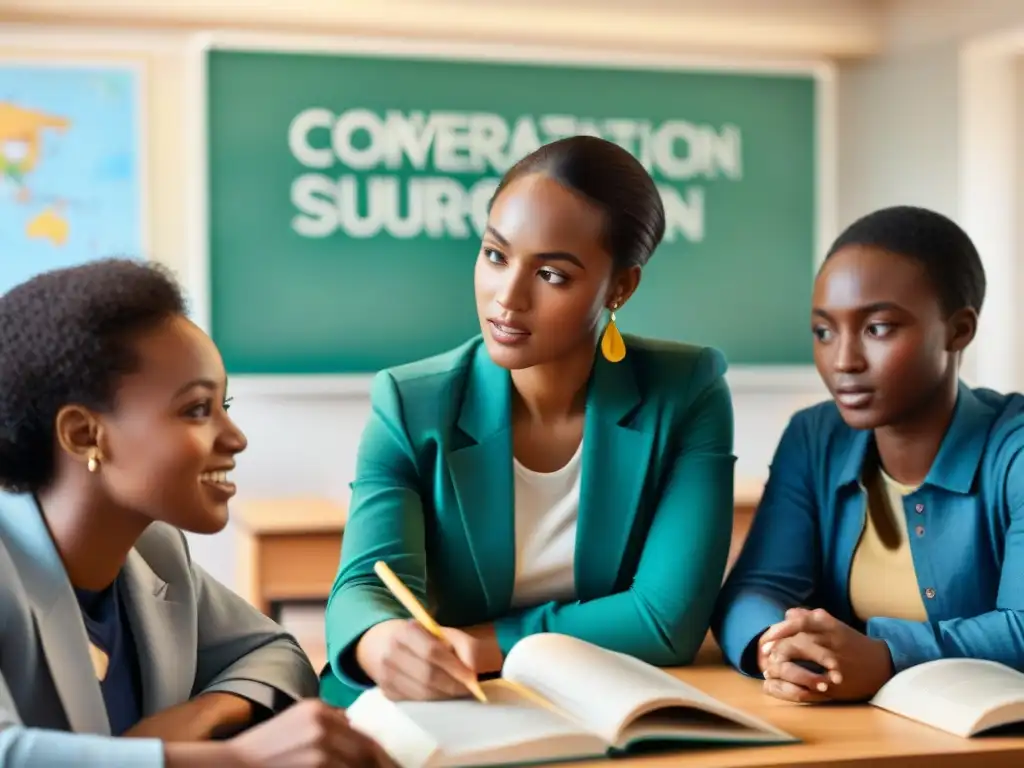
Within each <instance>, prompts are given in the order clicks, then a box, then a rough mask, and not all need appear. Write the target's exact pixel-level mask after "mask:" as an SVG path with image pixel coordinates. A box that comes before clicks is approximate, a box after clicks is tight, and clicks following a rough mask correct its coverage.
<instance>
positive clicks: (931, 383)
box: [811, 245, 977, 429]
mask: <svg viewBox="0 0 1024 768" xmlns="http://www.w3.org/2000/svg"><path fill="white" fill-rule="evenodd" d="M976 321H977V315H976V313H974V312H973V310H969V309H963V310H960V311H957V312H955V313H953V314H952V315H951V316H947V315H946V313H945V312H944V311H943V308H942V306H941V302H940V299H939V295H938V292H937V291H936V290H935V287H934V285H933V284H932V281H931V279H930V277H929V275H928V273H927V272H926V270H925V268H924V266H923V265H922V264H921V263H920V262H918V261H916V260H914V259H910V258H907V257H905V256H900V255H897V254H893V253H889V252H887V251H883V250H881V249H878V248H873V247H870V246H861V245H850V246H847V247H845V248H842V249H840V250H839V251H837V252H836V253H835V254H833V255H832V256H831V257H830V258H829V259H828V260H827V261H826V262H825V264H824V265H823V266H822V268H821V271H820V272H819V274H818V277H817V279H816V280H815V283H814V296H813V310H812V319H811V323H812V329H813V331H814V336H815V342H814V362H815V365H816V366H817V369H818V373H819V374H820V375H821V378H822V380H823V381H824V382H825V385H826V386H827V387H828V389H829V392H831V394H832V396H833V398H835V401H836V404H837V405H838V406H839V410H840V413H841V414H842V417H843V419H844V420H845V421H846V423H847V424H849V425H850V426H851V427H854V428H857V429H877V428H879V427H883V426H889V425H894V424H899V423H901V422H904V421H907V420H910V419H913V418H915V417H916V416H917V415H918V414H920V413H921V412H922V411H923V410H926V409H927V408H928V406H929V404H930V403H932V402H934V401H935V400H936V397H937V396H938V395H939V394H940V393H942V392H944V391H945V387H946V386H948V385H949V384H950V381H951V377H952V381H953V382H955V380H956V377H957V367H958V364H959V353H960V352H961V351H962V350H963V349H964V348H965V347H966V346H967V344H968V343H969V342H970V340H971V339H972V338H973V335H974V328H975V323H976Z"/></svg>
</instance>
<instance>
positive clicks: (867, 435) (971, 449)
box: [839, 382, 995, 493]
mask: <svg viewBox="0 0 1024 768" xmlns="http://www.w3.org/2000/svg"><path fill="white" fill-rule="evenodd" d="M994 416H995V411H994V410H993V409H992V407H991V406H989V405H987V404H985V403H984V402H982V401H981V399H979V398H978V396H977V395H976V394H975V393H974V391H973V390H972V389H971V388H970V387H968V386H967V385H966V384H964V383H963V382H960V385H959V387H958V390H957V399H956V406H955V407H954V409H953V419H952V421H951V422H950V424H949V428H948V429H947V430H946V435H945V437H943V438H942V444H941V445H940V446H939V453H938V455H937V456H936V457H935V461H934V462H932V467H931V469H930V470H929V471H928V476H927V477H926V478H925V480H924V485H933V486H936V487H938V488H943V489H945V490H947V491H952V492H953V493H969V492H970V490H971V488H972V486H973V485H974V477H975V475H977V473H978V466H979V465H980V464H981V457H982V454H983V453H984V452H985V444H986V443H987V441H988V432H989V428H990V427H991V426H992V420H993V417H994ZM874 454H875V451H874V438H873V433H872V432H871V430H857V431H856V432H855V434H854V437H853V440H852V441H851V443H850V448H849V450H848V451H847V454H846V461H845V463H844V465H843V471H842V474H841V475H840V478H839V485H840V487H845V486H847V485H852V484H854V483H859V482H860V480H861V478H862V477H863V475H864V470H865V462H866V461H873V460H875V459H874Z"/></svg>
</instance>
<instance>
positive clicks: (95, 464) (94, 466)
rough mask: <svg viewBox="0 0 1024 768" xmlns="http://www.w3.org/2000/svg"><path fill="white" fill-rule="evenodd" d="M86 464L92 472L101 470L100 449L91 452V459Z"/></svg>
mask: <svg viewBox="0 0 1024 768" xmlns="http://www.w3.org/2000/svg"><path fill="white" fill-rule="evenodd" d="M85 466H86V469H88V470H89V471H90V472H97V471H99V468H100V454H99V451H97V450H95V449H93V451H92V452H91V453H90V454H89V461H88V463H87V464H86V465H85Z"/></svg>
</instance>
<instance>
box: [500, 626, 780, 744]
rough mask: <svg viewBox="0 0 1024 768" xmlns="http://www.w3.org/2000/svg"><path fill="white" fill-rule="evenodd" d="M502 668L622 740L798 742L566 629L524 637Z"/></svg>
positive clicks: (618, 741) (609, 736) (605, 734)
mask: <svg viewBox="0 0 1024 768" xmlns="http://www.w3.org/2000/svg"><path fill="white" fill-rule="evenodd" d="M502 675H503V676H504V677H505V678H507V679H508V680H510V681H513V682H516V683H520V684H522V685H524V686H526V687H528V688H530V689H532V690H533V691H535V692H537V693H539V694H540V695H542V696H543V697H545V698H546V699H548V700H549V701H550V702H551V703H553V704H554V705H555V706H556V707H558V708H560V709H563V710H565V711H566V712H567V713H568V714H569V715H570V716H572V717H573V718H574V719H576V720H578V721H580V722H581V723H582V724H585V725H586V727H587V728H588V729H589V730H591V731H593V732H594V733H596V734H597V735H599V736H600V737H601V738H602V739H604V740H605V741H606V742H607V743H608V744H609V745H610V746H616V747H621V746H624V745H625V743H626V742H629V741H631V740H634V739H636V738H645V737H656V736H660V737H662V738H693V739H708V740H729V741H743V740H747V739H750V740H758V741H761V740H763V741H773V742H778V741H793V740H794V739H793V738H792V737H791V736H789V735H788V734H786V733H784V732H782V731H780V730H778V729H776V728H774V727H773V726H771V725H769V724H767V723H765V722H763V721H761V720H759V719H757V718H754V717H752V716H750V715H747V714H746V713H744V712H741V711H739V710H736V709H733V708H732V707H729V706H727V705H725V704H723V703H722V702H720V701H717V700H716V699H714V698H712V697H710V696H708V695H707V694H705V693H703V692H702V691H699V690H698V689H696V688H694V687H692V686H689V685H687V684H686V683H683V682H682V681H680V680H677V679H676V678H674V677H672V676H671V675H670V674H668V673H667V672H664V671H662V670H660V669H657V668H656V667H653V666H651V665H650V664H646V663H644V662H642V661H639V660H637V659H634V658H632V657H630V656H625V655H623V654H619V653H614V652H612V651H607V650H604V649H602V648H599V647H597V646H595V645H592V644H590V643H587V642H584V641H582V640H577V639H575V638H571V637H568V636H566V635H556V634H537V635H531V636H530V637H527V638H524V639H523V640H521V641H519V643H517V644H516V646H515V647H514V648H513V649H512V650H511V652H510V653H509V655H508V657H507V658H506V660H505V666H504V669H503V670H502Z"/></svg>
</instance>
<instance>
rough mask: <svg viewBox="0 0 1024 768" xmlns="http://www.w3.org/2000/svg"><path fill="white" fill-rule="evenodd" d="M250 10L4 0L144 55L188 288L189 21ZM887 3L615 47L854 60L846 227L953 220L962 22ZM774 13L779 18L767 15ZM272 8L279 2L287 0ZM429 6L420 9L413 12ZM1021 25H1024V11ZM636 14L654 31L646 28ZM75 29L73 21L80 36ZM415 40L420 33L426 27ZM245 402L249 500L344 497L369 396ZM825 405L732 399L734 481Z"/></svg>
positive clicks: (682, 7)
mask: <svg viewBox="0 0 1024 768" xmlns="http://www.w3.org/2000/svg"><path fill="white" fill-rule="evenodd" d="M240 2H241V0H222V1H221V2H219V3H200V2H198V0H196V2H185V1H184V0H164V1H163V2H157V1H153V2H149V3H141V2H139V3H134V4H129V3H127V2H121V3H116V2H98V1H97V0H80V2H78V3H74V4H72V3H58V2H51V0H25V1H24V2H21V0H4V2H3V3H0V20H2V19H4V18H11V14H14V15H16V16H18V17H19V18H27V17H29V16H32V17H34V18H36V19H42V20H45V21H50V22H54V21H58V22H60V23H61V26H59V27H57V26H53V25H52V24H51V25H49V26H45V27H36V28H35V29H30V28H26V27H23V26H18V27H7V28H6V29H4V28H2V27H0V55H7V56H9V55H14V54H18V55H31V56H40V55H43V56H45V55H47V51H50V52H52V53H53V54H55V55H56V54H58V53H61V52H77V53H82V54H85V55H92V56H114V57H129V58H137V59H139V60H141V61H144V62H145V63H146V64H147V66H148V68H149V76H148V82H147V85H148V86H149V87H148V93H149V104H148V108H147V123H148V126H147V128H148V130H147V146H148V149H149V172H150V173H149V176H150V184H149V188H150V199H149V201H148V211H149V214H150V224H151V226H150V233H151V254H150V255H151V256H152V257H153V258H156V259H158V260H160V261H163V262H165V263H167V264H169V265H170V266H172V267H173V268H174V269H176V270H177V271H178V272H179V274H180V275H181V276H182V278H183V279H185V280H186V281H188V280H189V279H190V278H191V277H192V276H190V275H189V274H188V265H189V259H188V252H187V245H188V239H187V237H186V234H187V233H186V229H185V227H186V218H185V210H186V204H187V199H186V194H187V184H186V182H187V178H186V175H185V174H186V170H185V169H186V168H187V165H188V163H187V162H186V161H187V157H186V145H185V141H184V133H183V126H184V117H185V114H186V112H187V110H188V109H189V105H188V103H187V100H186V94H185V84H184V72H185V66H186V53H185V41H186V38H187V30H186V29H183V27H185V26H189V25H192V24H194V23H195V22H196V19H199V18H202V17H204V15H205V18H206V20H207V21H208V23H215V22H218V21H224V20H225V19H228V18H229V17H230V16H231V14H232V13H234V14H235V17H236V18H238V19H240V21H239V22H238V23H243V22H254V19H255V22H254V23H258V24H264V25H265V24H270V23H272V22H273V20H274V17H273V16H272V11H271V10H269V9H270V6H271V4H266V3H264V4H256V5H259V6H260V7H263V6H266V9H265V10H264V12H263V13H262V14H259V13H250V14H248V15H240V13H239V11H238V10H237V9H235V10H234V11H233V10H232V8H233V7H234V6H237V5H238V4H239V3H240ZM376 3H377V5H374V3H373V2H372V0H366V2H352V3H335V2H333V0H330V1H329V0H301V2H296V3H293V4H291V5H290V6H289V7H290V8H291V16H290V18H292V17H295V18H301V19H302V20H303V23H304V24H306V25H309V26H312V27H314V28H321V29H328V28H329V29H337V30H346V31H352V30H353V29H356V28H357V27H358V24H357V23H356V22H357V21H358V18H357V14H356V11H358V12H359V13H363V14H364V17H363V21H362V22H361V23H362V24H363V25H364V26H366V25H369V27H371V28H374V29H376V30H377V31H381V29H384V31H389V32H394V31H395V30H396V29H397V27H396V26H395V25H392V26H391V27H388V26H387V21H386V20H384V21H382V20H381V18H378V17H379V16H381V13H382V12H381V9H384V10H385V11H386V10H389V9H390V10H391V11H394V9H395V7H396V4H395V3H394V2H392V0H376ZM1009 4H1012V5H1016V3H1015V2H1012V3H1008V4H1003V5H1002V6H1000V8H996V6H997V5H999V4H998V3H995V2H992V3H984V2H983V3H981V5H984V6H986V9H987V12H988V13H989V16H986V18H990V17H993V16H998V21H996V22H992V23H1002V22H1003V21H1005V16H1004V15H1000V14H1006V13H1007V8H1008V7H1009ZM412 5H421V6H422V5H430V6H431V8H433V11H434V12H433V14H432V15H431V16H430V23H431V24H438V23H439V22H438V18H439V16H438V13H440V11H439V10H438V9H441V10H443V11H444V12H446V13H449V14H450V16H448V17H443V16H442V17H441V18H448V19H450V20H455V21H458V22H459V24H460V25H461V26H457V29H458V30H462V32H463V33H464V34H468V32H467V30H469V31H470V32H472V31H473V30H476V31H477V32H480V31H481V30H488V29H489V30H490V33H489V34H491V35H492V36H493V35H494V34H496V33H495V32H494V27H493V23H494V20H495V19H497V18H500V19H504V20H505V21H507V22H508V24H507V25H506V26H505V27H502V29H504V30H505V31H504V32H503V33H502V34H503V35H504V36H505V37H506V38H508V39H513V40H516V41H519V42H554V41H556V40H557V41H560V42H561V44H564V45H580V44H587V43H589V44H593V43H594V41H596V40H598V39H601V38H600V35H604V36H606V37H607V36H608V35H609V34H611V33H610V32H609V31H608V29H609V28H608V27H607V24H608V23H612V26H611V27H610V29H611V30H613V31H615V30H616V27H615V26H614V24H615V23H617V22H620V21H622V16H621V13H622V11H621V7H622V5H621V4H618V3H613V2H611V0H604V1H603V2H600V1H598V2H590V3H587V7H588V8H589V9H591V14H597V16H596V17H595V18H598V19H599V20H600V19H603V20H604V22H605V23H606V24H605V26H601V25H598V24H596V23H593V22H592V23H589V24H584V23H581V22H580V21H579V14H578V13H568V11H570V10H572V9H573V7H574V6H579V5H583V3H582V0H557V2H555V4H554V5H551V4H549V5H548V6H546V8H557V9H560V10H559V13H548V11H547V10H545V11H544V12H543V13H540V12H538V11H537V10H536V9H535V8H534V9H533V10H529V11H524V10H523V4H522V3H516V4H514V3H507V2H506V3H502V2H498V0H480V1H479V2H475V3H470V2H469V0H459V1H458V2H456V0H450V1H449V2H444V3H437V2H430V3H426V2H424V3H419V4H414V3H411V2H407V3H406V4H405V10H406V11H409V6H412ZM877 5H878V4H877V3H871V2H838V1H836V2H825V1H824V0H800V1H794V2H783V3H771V4H769V3H763V2H761V0H746V1H745V2H743V1H742V0H725V1H724V2H720V3H717V4H715V7H716V8H717V13H708V12H707V11H706V10H704V11H701V10H700V8H699V7H698V6H702V7H704V8H707V7H708V4H698V3H695V2H689V1H688V0H680V2H678V3H671V2H669V0H662V1H661V2H658V1H656V0H643V1H642V2H640V3H639V4H638V5H636V6H635V8H637V9H638V10H637V11H636V13H634V14H633V15H632V18H633V19H634V21H633V22H630V23H629V24H625V22H623V23H622V25H621V28H620V29H619V30H618V31H619V32H620V33H621V34H620V35H619V36H618V37H617V38H616V40H617V44H618V46H619V47H634V48H635V47H639V48H641V49H645V50H646V49H647V48H645V47H644V46H645V45H647V44H650V45H652V46H655V47H661V48H664V49H666V50H667V49H670V48H671V49H678V50H690V49H691V48H692V47H693V46H694V45H695V44H696V43H695V41H694V36H695V33H694V30H697V31H700V30H704V31H705V33H706V39H704V41H703V42H704V45H705V46H706V45H707V40H717V41H718V42H717V48H718V49H719V50H722V51H729V50H735V49H737V48H740V47H743V46H744V45H749V44H750V43H751V42H752V40H751V36H752V33H751V30H753V29H756V28H757V25H758V23H762V27H761V28H762V30H764V29H769V28H770V29H771V30H772V31H771V33H770V34H767V33H762V34H761V35H760V41H759V42H758V45H759V47H760V49H761V50H762V51H766V52H771V53H773V54H783V53H789V54H796V53H799V54H800V55H802V56H806V55H808V54H810V53H815V54H820V55H822V56H838V57H841V58H843V60H844V62H843V64H842V66H841V68H840V76H839V94H838V95H839V115H840V131H839V150H840V152H839V171H840V186H839V190H838V193H839V194H838V212H839V223H840V224H844V223H846V222H847V221H849V220H850V219H851V218H853V217H854V216H855V215H859V214H860V213H862V212H865V211H867V210H870V209H872V208H875V207H879V206H880V205H886V204H890V203H894V202H911V203H919V204H924V205H931V206H932V207H935V208H937V209H939V210H942V211H945V212H947V213H954V214H955V212H956V200H957V170H956V169H957V164H956V138H957V135H956V110H957V99H956V79H955V77H956V50H957V39H958V35H959V30H960V27H961V26H963V19H962V17H960V16H957V17H954V16H950V17H949V18H948V19H947V22H946V26H945V27H942V28H941V29H936V28H935V25H934V24H931V26H929V27H928V29H927V30H923V31H927V32H928V34H927V35H922V36H919V38H915V37H913V35H910V34H909V33H907V29H909V30H911V31H912V32H915V33H921V32H922V27H921V26H920V25H915V24H914V23H912V21H913V18H914V14H917V13H919V12H920V10H921V8H922V7H923V6H924V5H926V4H925V3H924V2H915V3H910V4H909V5H908V8H909V10H908V11H906V12H896V16H894V17H891V18H890V19H889V23H888V26H885V25H882V24H881V23H880V22H879V17H878V15H877V11H876V7H877ZM72 6H74V8H77V9H78V10H75V9H74V8H73V7H72ZM371 6H372V7H371ZM599 6H601V7H603V9H602V8H600V7H599ZM766 6H770V7H771V8H772V9H773V10H772V11H770V12H769V11H766V10H765V8H766ZM275 7H277V8H281V7H283V4H277V5H276V6H275ZM342 7H345V8H348V9H349V10H348V11H345V13H348V16H344V14H343V13H342V11H340V10H338V9H339V8H342ZM373 7H376V8H377V10H376V11H374V10H373ZM979 7H981V6H980V5H979ZM595 8H597V10H594V9H595ZM211 9H213V10H211ZM352 9H355V11H353V10H352ZM421 11H422V8H421V9H420V11H417V12H421ZM563 12H565V13H563ZM146 13H150V14H151V16H149V17H148V19H147V18H144V17H145V14H146ZM212 13H217V14H220V18H219V19H216V18H212V17H211V16H210V15H209V14H212ZM901 13H902V15H901ZM160 14H163V15H162V16H160ZM375 14H376V16H375ZM489 14H490V15H489ZM538 14H540V15H538ZM560 14H562V15H560ZM617 14H618V15H617ZM383 15H385V16H387V15H388V14H383ZM1009 15H1010V16H1012V15H1013V14H1012V13H1011V14H1009ZM1021 15H1022V16H1024V8H1022V12H1021ZM86 16H88V17H89V18H90V19H91V20H92V22H93V23H95V22H97V20H98V21H103V22H104V24H103V25H101V26H84V25H83V21H84V20H85V17H86ZM115 17H116V18H117V19H118V20H119V21H120V22H121V23H128V22H130V23H133V24H137V23H139V22H140V21H146V20H148V21H150V22H153V21H154V20H156V19H159V20H162V22H163V23H164V24H165V25H167V24H170V23H171V22H173V26H164V27H163V28H162V30H163V31H158V32H152V31H150V32H138V31H137V30H134V31H133V30H125V29H120V30H116V29H113V28H112V27H111V26H110V24H111V21H112V20H113V19H114V18H115ZM769 17H770V18H769ZM415 18H417V17H416V16H415V14H412V13H411V12H410V13H409V14H407V16H406V17H405V18H404V21H403V22H402V23H405V24H408V23H409V22H410V20H411V19H415ZM637 18H640V19H641V20H644V23H643V24H637V23H634V22H635V21H636V19H637ZM542 19H543V20H544V21H546V22H548V23H547V26H546V27H545V31H543V32H542V31H540V27H542V26H544V25H543V24H541V20H542ZM455 21H452V24H455ZM70 22H74V24H73V25H71V26H69V23H70ZM374 24H376V25H377V26H376V27H374V26H373V25H374ZM764 24H771V25H774V26H771V27H765V26H763V25H764ZM381 25H384V26H381ZM702 25H703V26H702ZM958 25H959V26H958ZM449 26H451V25H449ZM453 28H456V27H453ZM666 29H670V30H673V34H672V35H666V34H665V30H666ZM419 32H420V34H423V32H424V30H423V28H420V29H419ZM884 34H888V35H889V39H890V40H891V47H890V48H889V49H888V50H887V52H886V53H885V55H884V56H882V57H881V58H879V59H878V60H876V61H870V62H857V61H855V60H852V59H851V58H850V57H851V56H854V55H856V56H862V55H864V54H867V53H870V52H872V51H873V50H876V49H877V48H878V47H879V45H880V44H881V42H882V40H883V35H884ZM715 35H717V37H715ZM552 36H554V37H552ZM545 38H546V39H545ZM769 38H770V39H769ZM645 41H646V42H645ZM687 41H689V43H690V45H687V44H686V43H687ZM235 394H236V395H238V396H237V397H236V401H235V404H234V410H233V411H232V413H233V414H234V415H235V416H236V417H237V419H238V420H239V422H240V424H241V425H242V426H243V428H244V429H245V430H246V431H247V433H248V435H249V438H250V448H249V451H248V452H247V453H246V455H244V456H243V457H241V460H240V462H239V470H238V481H239V485H240V488H241V491H242V494H244V495H247V496H267V495H275V496H276V495H293V494H302V495H309V494H320V495H327V496H331V497H334V498H338V499H341V500H346V499H347V497H348V483H349V481H350V480H351V476H352V471H353V466H354V455H355V450H356V446H357V443H358V437H359V432H360V430H361V428H362V424H363V422H364V420H365V418H366V415H367V410H368V403H367V400H366V398H365V396H361V395H353V396H348V397H340V396H333V397H326V396H302V395H294V396H275V397H265V396H261V397H250V396H246V395H245V394H244V392H236V393H235ZM822 396H823V390H822V389H821V388H820V386H818V385H815V386H814V387H813V388H812V389H810V390H808V389H806V388H802V387H795V388H791V389H782V390H775V391H763V390H736V391H735V392H734V398H735V409H736V422H737V425H736V426H737V429H736V436H737V452H738V464H737V472H738V474H739V475H741V476H744V477H763V476H764V474H765V473H766V471H767V466H768V462H769V460H770V457H771V454H772V451H773V450H774V447H775V443H776V441H777V439H778V436H779V434H780V433H781V431H782V429H783V427H784V425H785V423H786V421H787V420H788V418H789V416H790V414H791V413H792V412H793V411H794V410H795V409H797V408H799V407H801V406H803V405H805V404H808V403H810V402H813V401H815V400H817V399H819V398H821V397H822ZM280 430H283V431H284V432H285V434H286V435H287V436H288V437H287V439H286V440H285V441H283V442H282V441H281V440H275V439H273V432H276V431H280ZM193 546H194V548H195V551H196V557H197V559H198V560H199V561H200V562H201V563H203V564H204V565H206V566H207V567H208V568H209V569H210V570H211V571H212V572H213V573H214V574H215V575H216V576H218V577H219V578H221V579H222V580H223V581H225V582H226V583H228V584H229V585H233V584H234V557H235V554H234V553H235V548H234V542H233V533H232V530H231V528H230V527H229V529H228V530H227V531H226V532H224V533H222V534H220V535H218V536H215V537H209V538H203V539H194V540H193Z"/></svg>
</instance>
